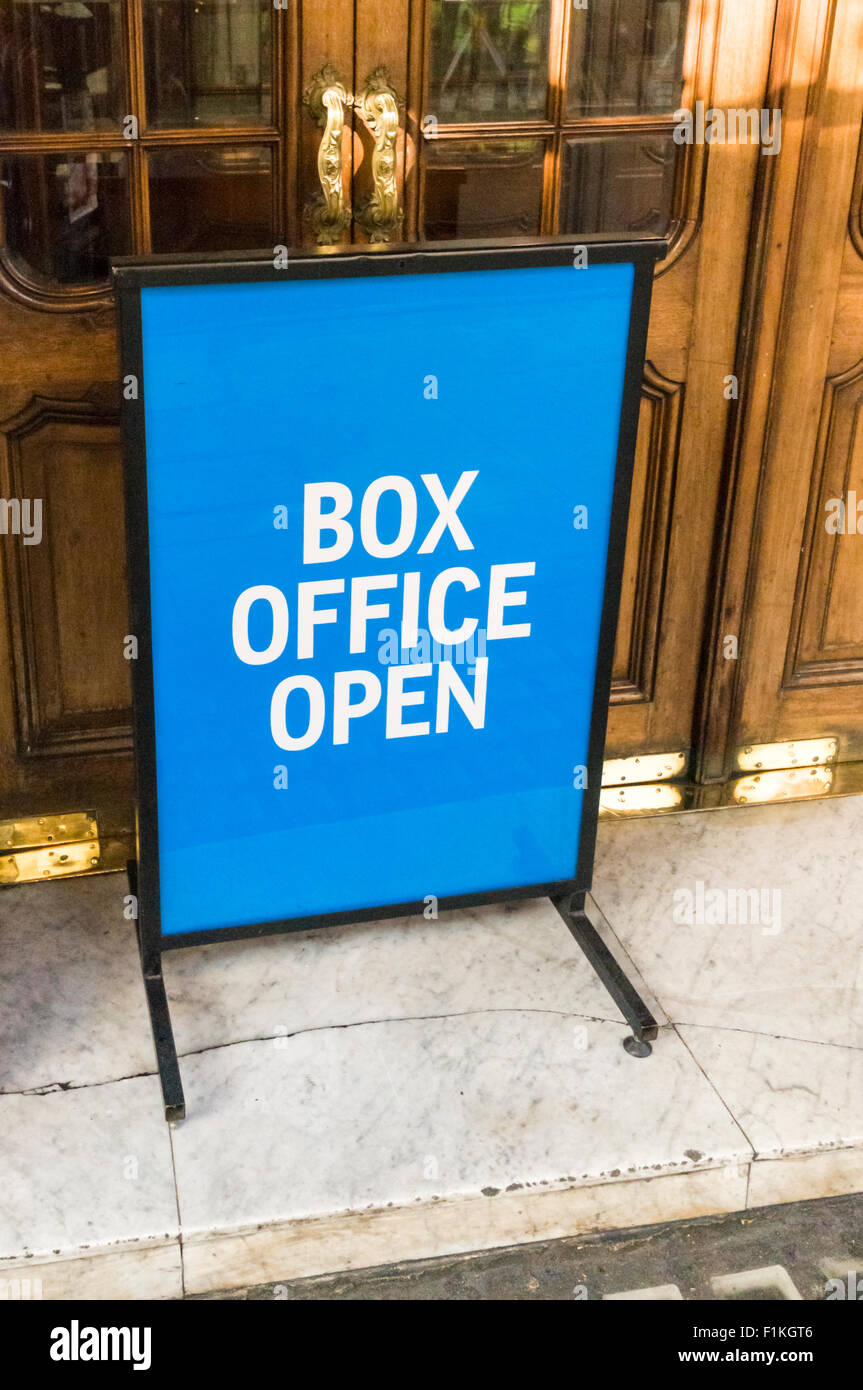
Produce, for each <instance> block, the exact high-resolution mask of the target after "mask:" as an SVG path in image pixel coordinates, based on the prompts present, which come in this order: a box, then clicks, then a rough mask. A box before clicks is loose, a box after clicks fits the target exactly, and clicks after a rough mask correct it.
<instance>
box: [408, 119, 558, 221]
mask: <svg viewBox="0 0 863 1390" xmlns="http://www.w3.org/2000/svg"><path fill="white" fill-rule="evenodd" d="M544 157H545V142H544V141H542V140H522V139H519V140H441V141H440V142H439V143H435V142H434V141H431V140H429V141H427V142H426V145H425V150H424V171H423V206H424V213H423V223H424V229H425V236H426V237H427V238H428V239H429V240H445V239H447V238H448V237H472V236H473V237H499V236H518V235H519V234H520V233H521V232H526V233H529V234H531V235H533V234H536V233H538V232H539V230H540V216H541V213H542V171H543V160H544Z"/></svg>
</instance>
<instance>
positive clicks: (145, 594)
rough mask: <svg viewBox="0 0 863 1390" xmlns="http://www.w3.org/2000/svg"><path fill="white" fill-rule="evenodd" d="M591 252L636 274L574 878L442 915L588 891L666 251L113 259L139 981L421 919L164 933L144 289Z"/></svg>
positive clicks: (507, 262) (379, 913) (445, 247)
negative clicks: (224, 956)
mask: <svg viewBox="0 0 863 1390" xmlns="http://www.w3.org/2000/svg"><path fill="white" fill-rule="evenodd" d="M576 246H586V247H587V250H588V263H589V264H593V265H595V264H610V263H614V262H629V263H630V264H632V265H633V266H634V271H635V274H634V285H633V296H632V306H631V311H630V322H629V340H628V345H627V354H626V364H625V371H624V385H623V396H622V401H621V415H620V429H619V436H618V449H617V462H616V468H615V482H614V492H613V496H612V508H611V519H610V530H609V542H608V553H607V560H606V574H605V589H604V596H603V604H602V614H601V619H600V631H599V646H598V650H597V662H596V675H595V681H594V693H593V702H592V708H591V722H590V733H589V739H588V762H587V770H588V780H587V787H586V789H585V795H584V801H583V804H582V816H581V829H580V834H579V844H578V853H577V863H576V872H575V877H574V878H572V879H563V880H558V881H555V882H552V883H534V884H521V885H516V886H513V887H510V888H501V889H493V890H491V891H489V892H480V893H467V894H459V895H456V896H453V897H441V898H439V900H438V907H439V910H441V911H447V910H450V909H453V908H459V907H474V906H480V905H482V904H485V903H494V902H506V901H512V900H515V899H519V898H533V897H551V896H560V895H566V894H568V893H576V892H586V891H589V890H590V886H591V881H592V876H593V859H594V852H595V846H596V829H597V821H598V817H599V798H600V791H601V781H602V758H603V750H604V744H605V731H606V724H607V720H608V699H609V692H610V689H611V672H612V661H613V656H614V642H615V635H616V627H617V613H618V607H619V603H620V590H621V583H622V579H623V563H624V551H625V545H626V527H627V518H628V513H629V498H630V491H631V487H632V474H633V467H634V461H635V439H636V433H637V429H638V404H639V397H640V391H641V376H642V370H643V363H644V352H645V345H646V341H647V329H648V322H649V316H650V298H651V291H652V287H653V267H654V263H655V262H656V261H657V260H660V259H662V257H663V256H664V255H665V254H666V252H667V249H668V248H667V243H666V242H665V241H664V240H659V239H650V240H647V239H643V240H638V241H629V242H626V241H624V242H608V241H602V240H597V239H591V238H589V237H588V238H584V239H582V240H581V241H577V240H576V239H575V238H573V237H558V238H555V239H552V240H549V239H528V240H524V239H512V240H506V241H496V242H483V243H479V244H465V243H464V242H435V243H431V244H425V245H423V244H421V245H419V246H414V245H410V246H405V247H398V246H396V247H392V246H386V247H383V248H381V249H380V250H375V251H369V250H366V249H363V250H362V251H357V252H338V253H337V254H333V253H332V252H331V251H329V249H327V250H322V251H317V252H315V251H311V252H310V251H301V252H296V253H290V252H289V254H288V257H287V265H286V266H285V268H283V269H276V267H275V265H274V256H273V253H271V252H270V251H262V252H260V253H254V254H251V255H249V256H248V257H244V258H240V259H238V258H237V257H236V256H230V255H228V256H220V257H215V256H203V257H191V256H190V257H187V258H185V259H183V260H177V259H176V258H175V257H171V256H152V257H148V258H143V259H134V260H133V259H123V260H118V261H117V262H116V263H115V266H114V276H115V282H116V287H117V291H118V292H117V314H118V320H119V338H120V356H121V363H122V367H121V375H122V378H123V386H124V389H123V393H122V394H123V408H122V437H123V451H124V483H125V496H126V536H127V557H128V558H127V567H128V580H129V601H130V617H131V631H132V633H133V634H134V635H135V636H136V637H137V639H138V655H137V659H136V660H135V661H134V662H133V664H132V693H133V729H134V746H135V785H136V793H137V801H138V810H137V896H138V933H139V940H140V944H141V953H142V961H143V965H144V972H145V974H146V973H148V972H153V971H156V972H157V971H158V970H159V968H160V967H159V960H160V956H161V953H162V951H165V950H173V949H177V948H180V947H183V946H193V945H207V944H210V943H215V942H219V941H232V940H239V939H243V938H249V937H261V936H269V935H272V934H274V933H278V932H297V931H308V930H310V929H314V928H319V927H332V926H342V925H346V924H348V923H353V922H370V921H376V920H377V921H383V920H386V919H387V918H391V917H405V916H409V915H416V914H419V913H422V911H423V907H424V904H423V902H403V903H393V904H389V905H381V906H377V907H367V908H360V909H352V910H351V909H349V910H346V911H342V912H332V913H325V914H318V915H315V916H311V917H295V918H288V919H284V920H279V921H273V922H256V923H246V924H240V925H237V926H234V927H216V928H208V929H204V930H201V931H189V932H182V933H176V934H172V935H169V936H164V935H162V932H161V913H160V899H159V860H158V855H159V838H158V788H157V785H156V733H155V705H154V688H153V661H152V645H151V625H150V621H151V620H150V572H149V571H150V565H149V533H148V508H147V449H146V431H145V419H144V413H145V412H144V399H145V386H144V364H143V344H142V334H141V296H140V291H141V290H142V289H144V288H148V289H149V288H161V287H170V286H173V285H213V284H224V283H238V284H240V283H250V282H256V281H257V282H271V281H278V280H285V279H287V280H305V279H311V280H315V279H341V278H344V277H355V276H364V275H398V274H413V275H415V274H434V273H441V272H444V271H447V272H452V271H460V270H505V269H516V268H521V267H533V266H560V265H572V264H573V250H574V247H576ZM129 377H133V378H135V380H136V382H137V391H136V394H135V396H134V397H133V398H132V399H127V394H128V378H129Z"/></svg>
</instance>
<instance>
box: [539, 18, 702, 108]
mask: <svg viewBox="0 0 863 1390" xmlns="http://www.w3.org/2000/svg"><path fill="white" fill-rule="evenodd" d="M688 9H689V3H688V0H603V3H602V4H599V5H597V4H590V5H588V7H587V9H575V8H573V11H572V16H571V23H570V38H569V91H568V99H567V111H568V114H569V115H570V116H579V115H584V116H606V115H608V116H618V115H625V114H633V113H637V114H640V115H648V114H651V113H653V114H656V113H658V112H674V111H675V110H676V108H677V107H678V106H679V104H680V98H681V94H682V91H683V43H684V38H685V34H686V20H687V12H688Z"/></svg>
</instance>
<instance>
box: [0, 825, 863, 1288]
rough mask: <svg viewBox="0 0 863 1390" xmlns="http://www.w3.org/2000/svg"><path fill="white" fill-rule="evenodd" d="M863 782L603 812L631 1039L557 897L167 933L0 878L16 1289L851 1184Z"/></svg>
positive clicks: (130, 1283)
mask: <svg viewBox="0 0 863 1390" xmlns="http://www.w3.org/2000/svg"><path fill="white" fill-rule="evenodd" d="M861 844H863V798H848V799H835V800H831V801H825V802H821V803H818V802H807V803H802V804H798V805H784V806H774V807H762V808H755V807H753V808H745V809H735V810H728V811H711V812H699V813H689V814H686V815H679V816H664V817H655V818H649V819H642V820H634V821H633V820H630V821H603V822H602V824H601V826H600V836H599V846H598V857H597V867H596V874H595V881H594V895H595V897H596V899H597V901H598V903H599V904H600V906H601V907H602V910H603V912H604V913H605V915H606V917H607V918H608V919H609V921H610V923H611V924H612V926H613V928H614V930H615V932H616V934H617V937H618V939H619V942H620V943H621V948H622V949H624V950H625V951H626V952H628V953H629V956H630V957H631V958H632V960H633V961H634V962H635V964H636V966H637V967H638V970H639V971H640V972H641V974H642V976H643V977H644V979H645V981H646V983H647V986H648V989H649V990H650V991H651V992H652V994H653V995H654V997H655V999H656V1001H657V1002H658V1005H659V1009H660V1011H661V1013H662V1015H663V1017H664V1019H665V1020H667V1021H666V1022H664V1025H663V1027H662V1030H661V1032H660V1036H659V1039H658V1041H657V1043H656V1044H655V1046H654V1050H653V1055H652V1056H651V1057H649V1058H646V1059H637V1058H633V1057H630V1056H629V1055H628V1054H627V1053H626V1052H624V1050H623V1048H622V1046H621V1043H622V1040H623V1038H624V1037H625V1036H626V1035H627V1032H628V1030H627V1028H626V1026H625V1025H624V1023H623V1021H622V1019H621V1017H620V1015H619V1014H618V1012H617V1010H616V1008H615V1006H614V1005H613V1004H612V1002H611V1000H610V999H609V998H608V996H607V995H606V994H605V992H604V991H603V989H602V988H601V986H600V985H599V983H598V982H597V980H596V979H595V977H594V976H593V973H592V971H591V969H590V967H589V966H588V965H587V962H586V961H585V960H584V958H583V957H582V955H581V953H580V952H579V949H578V947H577V946H576V945H575V943H574V942H573V941H572V939H571V938H570V936H569V934H568V932H567V931H566V929H565V927H564V925H563V923H562V922H561V920H560V918H559V917H558V916H557V914H556V913H555V911H554V910H553V909H552V908H551V906H550V904H549V903H548V902H545V901H542V900H537V901H531V902H526V903H521V904H518V905H509V906H505V907H492V908H483V909H474V910H471V911H465V912H460V913H453V914H446V915H443V916H441V918H440V920H439V921H437V922H427V921H425V920H418V919H409V920H402V921H397V922H385V923H378V924H372V925H365V926H357V927H344V928H338V929H334V930H332V931H330V932H317V933H307V934H300V935H290V936H283V937H270V938H266V939H264V940H261V941H257V942H252V941H247V942H237V943H224V944H219V945H214V946H207V947H199V948H196V949H191V950H186V951H178V952H176V953H171V954H169V956H168V957H167V959H166V966H165V972H166V982H167V987H168V994H169V998H170V1001H171V1009H172V1016H173V1020H174V1027H175V1033H176V1038H177V1046H178V1049H179V1052H180V1054H181V1070H182V1074H183V1081H184V1086H185V1091H186V1101H187V1111H188V1118H187V1119H186V1120H185V1121H184V1122H183V1123H181V1124H178V1125H173V1126H168V1125H166V1124H165V1121H164V1119H163V1115H162V1109H161V1103H160V1092H159V1084H158V1080H157V1078H156V1076H155V1072H154V1058H153V1049H152V1041H151V1037H150V1032H149V1022H148V1017H147V1011H146V1006H145V1002H144V994H143V987H142V984H141V979H140V973H139V970H138V965H137V957H136V953H135V945H134V938H133V930H132V924H131V923H130V922H128V921H126V920H124V916H123V896H124V893H125V892H126V891H127V889H126V885H125V880H124V879H123V878H122V877H121V876H118V875H106V876H103V877H92V878H81V879H77V880H76V879H68V880H65V881H57V882H53V883H42V884H35V885H27V886H22V887H19V888H9V889H5V890H3V891H2V893H0V961H2V964H0V1293H2V1288H3V1286H4V1281H7V1286H8V1282H9V1281H18V1282H19V1283H22V1285H23V1281H25V1280H28V1281H30V1286H31V1287H32V1288H34V1289H38V1290H40V1291H41V1294H42V1296H43V1297H45V1298H60V1299H63V1298H76V1299H77V1298H85V1297H95V1298H104V1297H125V1298H145V1299H150V1298H172V1297H178V1296H180V1295H181V1294H182V1293H183V1292H186V1293H203V1292H207V1291H209V1290H212V1289H223V1288H231V1287H238V1286H241V1285H250V1284H260V1283H265V1282H267V1281H271V1280H278V1279H293V1278H303V1277H306V1276H309V1275H315V1274H322V1273H327V1272H333V1271H340V1270H348V1269H361V1268H365V1267H370V1266H374V1265H378V1264H383V1263H387V1262H390V1261H402V1260H412V1259H426V1258H429V1257H432V1256H435V1255H441V1254H450V1253H456V1252H460V1251H468V1250H482V1249H490V1248H494V1247H497V1246H501V1245H512V1244H516V1243H519V1242H522V1241H537V1240H546V1239H555V1238H558V1237H562V1236H572V1235H578V1234H582V1233H585V1232H591V1231H596V1230H603V1229H614V1228H620V1227H628V1226H634V1225H642V1224H647V1223H651V1222H657V1221H664V1220H673V1219H677V1218H683V1217H694V1216H700V1215H707V1214H709V1213H716V1212H726V1211H727V1212H730V1211H738V1210H741V1209H743V1208H745V1207H747V1206H749V1207H759V1206H765V1205H769V1204H772V1203H779V1202H789V1201H797V1200H800V1199H803V1198H808V1197H817V1196H834V1195H839V1194H842V1193H849V1192H858V1191H863V964H861V962H863V952H861V946H863V912H861V909H860V903H861V900H863V863H861V857H860V853H859V849H860V846H861Z"/></svg>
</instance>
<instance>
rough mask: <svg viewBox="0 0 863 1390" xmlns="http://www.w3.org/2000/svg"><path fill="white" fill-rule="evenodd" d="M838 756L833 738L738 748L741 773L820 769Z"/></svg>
mask: <svg viewBox="0 0 863 1390" xmlns="http://www.w3.org/2000/svg"><path fill="white" fill-rule="evenodd" d="M838 756H839V740H838V739H837V738H798V739H795V740H794V741H793V742H791V743H789V742H787V741H786V742H785V743H749V744H746V745H745V746H744V747H743V748H738V750H737V756H736V763H737V767H738V768H739V770H740V771H741V772H778V771H779V770H780V769H782V768H787V767H790V768H794V767H823V766H824V764H825V763H835V761H836V759H837V758H838Z"/></svg>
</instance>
